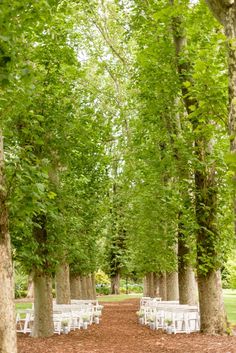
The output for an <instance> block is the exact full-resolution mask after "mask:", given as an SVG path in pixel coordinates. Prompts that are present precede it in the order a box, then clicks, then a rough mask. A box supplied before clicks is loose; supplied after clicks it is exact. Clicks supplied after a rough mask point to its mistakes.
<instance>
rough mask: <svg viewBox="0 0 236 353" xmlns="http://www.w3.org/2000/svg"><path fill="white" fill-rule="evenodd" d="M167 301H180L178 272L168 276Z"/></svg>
mask: <svg viewBox="0 0 236 353" xmlns="http://www.w3.org/2000/svg"><path fill="white" fill-rule="evenodd" d="M166 288H167V300H179V283H178V272H170V273H167V274H166Z"/></svg>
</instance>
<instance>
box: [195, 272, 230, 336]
mask: <svg viewBox="0 0 236 353" xmlns="http://www.w3.org/2000/svg"><path fill="white" fill-rule="evenodd" d="M198 291H199V302H200V312H201V331H202V332H207V333H208V334H213V335H214V334H222V332H224V331H225V329H226V314H225V309H224V303H223V295H222V286H221V273H220V271H216V270H213V271H209V272H208V274H207V275H203V274H199V275H198Z"/></svg>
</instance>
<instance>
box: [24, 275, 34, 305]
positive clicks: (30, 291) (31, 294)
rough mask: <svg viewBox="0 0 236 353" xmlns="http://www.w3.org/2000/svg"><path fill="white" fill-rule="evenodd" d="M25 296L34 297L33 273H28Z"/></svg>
mask: <svg viewBox="0 0 236 353" xmlns="http://www.w3.org/2000/svg"><path fill="white" fill-rule="evenodd" d="M26 297H27V298H29V299H30V298H33V297H34V281H33V274H32V273H30V274H29V277H28V288H27V296H26Z"/></svg>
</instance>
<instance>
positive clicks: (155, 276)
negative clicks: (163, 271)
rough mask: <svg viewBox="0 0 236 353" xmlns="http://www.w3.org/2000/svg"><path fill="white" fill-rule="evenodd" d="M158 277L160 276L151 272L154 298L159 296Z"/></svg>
mask: <svg viewBox="0 0 236 353" xmlns="http://www.w3.org/2000/svg"><path fill="white" fill-rule="evenodd" d="M159 277H160V275H159V274H158V273H156V272H153V286H154V297H159V296H160V290H159Z"/></svg>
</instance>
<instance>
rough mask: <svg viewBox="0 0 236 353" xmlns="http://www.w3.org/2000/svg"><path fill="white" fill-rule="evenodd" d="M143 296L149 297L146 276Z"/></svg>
mask: <svg viewBox="0 0 236 353" xmlns="http://www.w3.org/2000/svg"><path fill="white" fill-rule="evenodd" d="M143 296H144V297H148V284H147V277H146V275H145V276H144V277H143Z"/></svg>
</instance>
